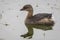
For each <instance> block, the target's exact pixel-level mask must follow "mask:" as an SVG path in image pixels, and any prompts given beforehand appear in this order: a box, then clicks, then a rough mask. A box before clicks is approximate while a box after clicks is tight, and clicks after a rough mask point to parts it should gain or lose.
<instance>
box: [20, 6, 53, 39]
mask: <svg viewBox="0 0 60 40" xmlns="http://www.w3.org/2000/svg"><path fill="white" fill-rule="evenodd" d="M23 10H25V11H28V15H27V18H26V20H25V25H26V27H27V29H28V32H27V34H24V35H21V36H22V37H24V38H25V37H29V38H32V36H33V33H34V32H33V28H37V29H42V30H52V26H53V25H54V21H53V20H52V14H49V13H39V14H36V15H34V16H33V8H32V6H31V5H25V6H24V7H23V8H22V9H21V11H23Z"/></svg>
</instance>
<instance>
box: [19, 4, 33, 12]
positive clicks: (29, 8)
mask: <svg viewBox="0 0 60 40" xmlns="http://www.w3.org/2000/svg"><path fill="white" fill-rule="evenodd" d="M20 10H21V11H32V10H33V8H32V6H31V5H25V6H24V7H23V8H22V9H20Z"/></svg>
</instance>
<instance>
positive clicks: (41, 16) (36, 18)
mask: <svg viewBox="0 0 60 40" xmlns="http://www.w3.org/2000/svg"><path fill="white" fill-rule="evenodd" d="M51 17H52V14H48V13H42V14H36V15H34V16H33V17H32V18H31V20H32V21H38V20H41V19H43V18H51Z"/></svg>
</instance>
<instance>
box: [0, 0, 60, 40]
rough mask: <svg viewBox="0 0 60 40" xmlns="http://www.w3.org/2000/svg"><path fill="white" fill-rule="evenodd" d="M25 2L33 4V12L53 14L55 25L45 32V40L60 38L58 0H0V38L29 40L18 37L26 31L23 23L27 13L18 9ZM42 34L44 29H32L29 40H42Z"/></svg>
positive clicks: (59, 3) (5, 39) (59, 6)
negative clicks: (31, 35)
mask: <svg viewBox="0 0 60 40" xmlns="http://www.w3.org/2000/svg"><path fill="white" fill-rule="evenodd" d="M26 4H31V5H32V6H33V8H34V14H37V13H52V14H53V17H54V18H53V19H54V21H55V25H54V27H53V30H49V31H46V32H45V40H60V0H0V39H2V40H29V39H26V38H22V37H20V35H22V34H24V33H26V32H27V28H26V27H25V25H24V20H25V18H26V15H27V14H26V12H21V11H20V9H21V8H22V7H23V6H24V5H26ZM6 24H7V25H6ZM43 34H44V31H42V30H40V29H34V35H33V38H32V39H30V40H44V35H43Z"/></svg>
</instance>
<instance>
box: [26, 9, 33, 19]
mask: <svg viewBox="0 0 60 40" xmlns="http://www.w3.org/2000/svg"><path fill="white" fill-rule="evenodd" d="M32 16H33V10H31V11H28V15H27V18H31V17H32Z"/></svg>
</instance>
